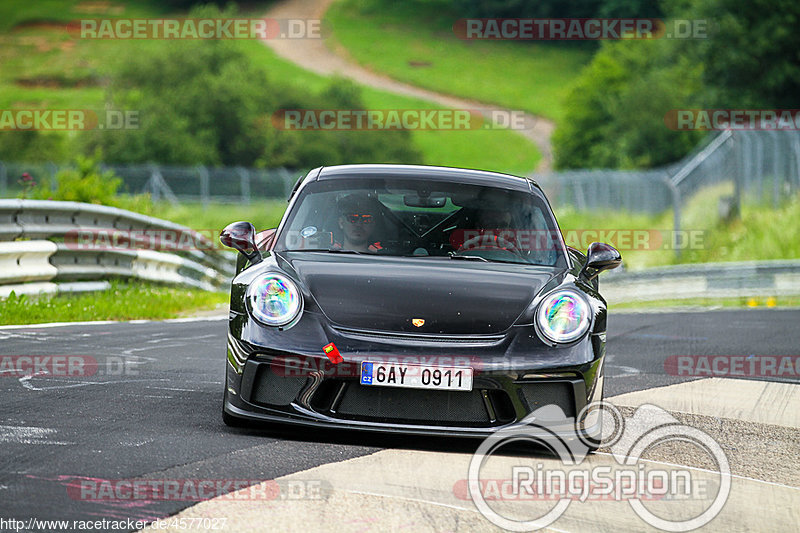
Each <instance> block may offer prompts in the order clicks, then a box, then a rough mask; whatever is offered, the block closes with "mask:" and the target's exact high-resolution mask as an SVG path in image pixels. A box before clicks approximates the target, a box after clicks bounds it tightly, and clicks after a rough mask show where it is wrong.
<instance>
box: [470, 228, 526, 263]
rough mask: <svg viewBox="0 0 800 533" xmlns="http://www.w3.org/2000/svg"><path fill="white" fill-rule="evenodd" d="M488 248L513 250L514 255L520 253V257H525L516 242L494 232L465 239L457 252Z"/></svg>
mask: <svg viewBox="0 0 800 533" xmlns="http://www.w3.org/2000/svg"><path fill="white" fill-rule="evenodd" d="M486 249H491V250H503V251H505V252H511V253H513V254H514V255H518V256H519V257H524V255H523V254H522V252H521V251H520V249H519V247H518V246H517V244H516V243H514V242H511V241H510V240H508V239H506V238H505V237H503V236H501V235H496V234H492V233H488V234H482V235H478V236H476V237H473V238H471V239H468V240H466V241H464V243H463V244H462V245H461V246H459V247H458V250H457V251H456V253H457V254H461V253H466V252H470V251H472V250H486Z"/></svg>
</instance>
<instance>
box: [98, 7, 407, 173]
mask: <svg viewBox="0 0 800 533" xmlns="http://www.w3.org/2000/svg"><path fill="white" fill-rule="evenodd" d="M190 16H193V17H220V16H223V17H230V16H234V12H233V10H232V8H229V9H227V10H225V11H224V12H220V11H219V10H218V9H217V8H216V7H214V6H203V7H202V8H196V9H193V10H192V12H191V14H190ZM110 94H111V95H112V96H113V98H111V100H112V101H111V102H110V105H111V106H113V107H115V108H119V109H126V110H137V111H138V112H139V117H140V120H139V122H140V125H139V127H138V129H127V130H119V131H109V130H94V131H91V132H88V133H86V134H85V137H84V139H83V141H84V146H85V148H84V149H85V150H90V151H91V150H93V149H95V148H97V147H100V148H102V150H103V153H104V154H105V156H106V160H107V161H108V162H114V163H139V162H147V161H155V162H158V163H165V164H178V165H197V164H202V165H208V166H220V165H224V166H235V165H242V166H262V167H276V166H290V167H296V168H302V167H313V166H318V165H321V164H324V165H332V164H337V163H343V162H351V163H358V162H387V163H388V162H406V163H414V162H418V161H420V160H421V155H420V154H419V152H418V151H417V150H416V149H415V148H413V146H412V143H411V136H410V134H409V132H407V131H387V132H383V131H381V132H348V131H340V132H333V131H307V130H302V131H282V130H279V129H277V128H275V127H274V126H273V125H272V122H271V118H272V116H273V114H274V113H275V112H276V111H278V110H279V109H324V108H334V109H335V108H356V109H359V108H363V107H364V106H363V104H362V100H361V94H360V90H359V89H358V88H357V87H356V86H355V85H353V84H352V83H350V82H346V81H343V80H334V81H333V82H332V83H331V85H330V86H329V87H328V88H327V90H325V91H324V92H322V93H321V94H313V93H311V92H308V91H303V90H297V89H296V88H295V87H291V86H290V85H288V84H287V83H285V82H284V83H281V81H280V80H276V79H273V78H271V77H270V76H269V73H268V72H267V71H266V70H265V69H264V68H263V67H262V66H260V65H258V64H256V63H254V62H253V61H251V59H250V58H249V57H248V55H247V54H246V53H245V51H244V50H243V49H242V47H241V46H240V43H238V42H235V41H231V40H197V41H178V42H173V41H160V42H152V43H147V46H143V47H142V48H141V49H137V50H136V54H135V55H133V56H131V57H125V58H122V59H121V60H120V62H119V66H118V68H117V69H116V72H115V73H114V74H113V76H112V83H111V89H110Z"/></svg>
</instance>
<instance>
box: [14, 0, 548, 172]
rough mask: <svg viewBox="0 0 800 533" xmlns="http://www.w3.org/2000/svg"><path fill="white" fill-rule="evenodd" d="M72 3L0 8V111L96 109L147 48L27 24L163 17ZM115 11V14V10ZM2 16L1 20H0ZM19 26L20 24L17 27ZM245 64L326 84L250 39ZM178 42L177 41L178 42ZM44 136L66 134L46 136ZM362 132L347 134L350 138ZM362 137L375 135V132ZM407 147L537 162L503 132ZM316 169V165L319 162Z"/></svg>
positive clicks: (152, 6) (481, 160) (418, 135)
mask: <svg viewBox="0 0 800 533" xmlns="http://www.w3.org/2000/svg"><path fill="white" fill-rule="evenodd" d="M79 4H80V2H79V1H78V0H69V1H66V2H54V1H52V0H45V2H42V3H39V2H23V1H21V0H9V1H7V2H4V3H3V6H2V7H0V20H2V23H0V109H14V108H19V109H30V108H46V109H91V110H95V111H101V110H103V109H104V102H105V99H106V96H107V95H106V89H105V86H106V83H107V77H108V75H109V71H110V69H111V67H112V66H113V64H114V62H115V61H117V60H118V58H119V57H124V56H125V54H126V53H127V52H128V51H130V50H135V51H140V50H143V49H145V48H146V47H148V46H153V45H154V43H153V42H148V41H142V40H103V39H96V40H93V39H79V38H75V37H72V36H70V34H68V33H67V32H66V31H65V30H64V29H63V27H59V26H58V25H53V24H51V25H47V24H39V25H35V24H30V23H32V22H35V21H39V22H42V21H53V22H57V21H60V22H65V21H70V20H76V19H80V18H81V17H92V18H95V17H130V18H145V17H156V16H163V15H164V14H165V11H164V8H163V7H160V6H159V4H158V3H157V2H155V1H152V2H150V1H144V0H140V1H128V2H120V3H114V4H112V6H116V8H117V10H112V11H111V12H106V13H92V14H86V13H83V12H81V11H79V8H78V5H79ZM267 5H268V3H266V2H264V3H256V4H252V5H248V7H247V11H246V12H245V13H244V14H243V16H255V15H256V14H261V13H263V12H264V11H266V6H267ZM119 9H121V10H119ZM3 15H7V16H6V17H3ZM20 24H21V26H19V25H20ZM236 42H237V44H238V45H239V46H241V47H242V49H243V50H244V51H245V52H246V53H247V54H248V56H249V57H250V58H251V60H252V61H253V62H254V63H255V64H257V65H260V66H262V67H263V68H264V69H265V70H266V71H267V72H268V74H269V75H270V76H271V77H272V78H273V79H276V80H281V81H282V82H284V83H288V84H290V85H292V86H295V87H298V88H301V89H303V90H311V91H315V92H319V91H321V90H323V89H324V88H325V87H327V86H328V84H329V83H330V78H326V77H323V76H319V75H316V74H314V73H311V72H308V71H305V70H303V69H301V68H299V67H297V66H295V65H294V64H292V63H289V62H287V61H285V60H283V59H281V58H279V57H277V56H276V55H275V54H274V53H273V52H272V51H271V50H270V49H269V48H267V47H266V46H264V45H263V44H261V43H259V42H256V41H247V40H244V41H236ZM178 44H179V43H178ZM363 99H364V103H365V105H366V107H367V108H370V109H431V108H438V106H433V105H431V104H430V103H428V102H423V101H419V100H415V99H412V98H404V97H400V96H395V95H393V94H391V93H387V92H383V91H377V90H373V89H369V88H364V90H363ZM47 134H48V135H70V134H69V133H62V132H47ZM360 134H363V133H361V132H354V135H360ZM369 134H374V135H380V134H381V132H372V133H369ZM412 142H413V143H414V145H415V146H416V147H417V148H418V149H419V150H420V152H421V153H422V155H423V160H424V162H425V163H428V164H436V165H445V166H465V167H470V168H479V169H490V170H498V171H502V172H510V173H515V174H525V173H528V172H530V171H531V170H533V169H534V168H536V165H537V164H538V162H539V160H540V158H541V156H540V154H539V152H538V150H537V149H536V147H535V146H534V145H533V144H531V143H530V142H529V141H527V140H526V139H525V138H523V137H522V136H521V135H519V134H517V133H515V132H513V131H508V130H477V131H421V130H420V131H412ZM320 163H324V162H320Z"/></svg>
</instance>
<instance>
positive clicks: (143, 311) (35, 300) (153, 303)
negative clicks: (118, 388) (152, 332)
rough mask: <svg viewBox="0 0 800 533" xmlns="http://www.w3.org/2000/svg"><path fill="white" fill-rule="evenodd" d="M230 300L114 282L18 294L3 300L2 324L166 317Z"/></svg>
mask: <svg viewBox="0 0 800 533" xmlns="http://www.w3.org/2000/svg"><path fill="white" fill-rule="evenodd" d="M229 300H230V296H229V295H228V293H225V292H206V291H201V290H196V289H184V288H176V287H167V286H163V285H156V284H152V283H145V282H136V283H126V282H122V281H112V283H111V288H109V289H107V290H105V291H100V292H93V293H87V294H74V295H70V294H57V295H42V296H28V295H20V296H17V295H15V294H12V295H11V296H9V297H8V298H6V299H5V300H0V324H4V325H6V324H41V323H46V322H73V321H91V320H139V319H151V320H158V319H166V318H174V317H177V316H181V315H185V314H191V313H193V312H196V311H201V310H208V309H215V308H217V307H221V306H224V305H225V304H227V302H228V301H229Z"/></svg>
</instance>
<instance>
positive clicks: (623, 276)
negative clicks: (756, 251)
mask: <svg viewBox="0 0 800 533" xmlns="http://www.w3.org/2000/svg"><path fill="white" fill-rule="evenodd" d="M600 292H601V293H602V294H603V296H604V297H605V298H606V300H608V302H609V303H611V304H615V303H623V302H631V301H642V302H644V301H656V300H686V299H692V298H694V299H710V298H745V297H764V296H787V295H800V260H775V261H745V262H730V263H701V264H696V265H693V264H687V265H674V266H665V267H658V268H651V269H647V270H642V271H638V272H613V271H612V272H609V273H607V274H604V275H603V277H602V278H601V281H600Z"/></svg>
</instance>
